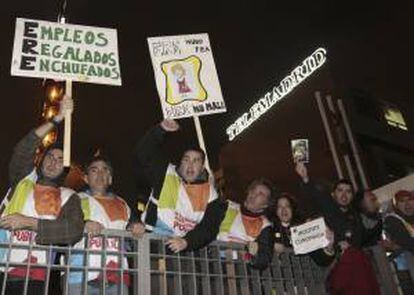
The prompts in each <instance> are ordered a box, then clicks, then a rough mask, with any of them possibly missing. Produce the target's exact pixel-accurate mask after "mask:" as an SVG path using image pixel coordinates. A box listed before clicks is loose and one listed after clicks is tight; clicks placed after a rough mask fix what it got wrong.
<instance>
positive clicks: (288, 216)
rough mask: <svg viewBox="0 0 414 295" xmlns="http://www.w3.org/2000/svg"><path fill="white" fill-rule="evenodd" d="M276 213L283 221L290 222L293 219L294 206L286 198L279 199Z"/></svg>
mask: <svg viewBox="0 0 414 295" xmlns="http://www.w3.org/2000/svg"><path fill="white" fill-rule="evenodd" d="M276 215H277V217H278V218H279V220H280V221H281V222H284V223H290V221H291V220H292V207H291V205H290V202H289V200H288V199H286V198H280V199H279V200H278V201H277V208H276Z"/></svg>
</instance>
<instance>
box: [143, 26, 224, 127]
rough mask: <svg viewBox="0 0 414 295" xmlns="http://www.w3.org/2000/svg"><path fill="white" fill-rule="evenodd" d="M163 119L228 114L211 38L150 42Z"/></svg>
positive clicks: (162, 39)
mask: <svg viewBox="0 0 414 295" xmlns="http://www.w3.org/2000/svg"><path fill="white" fill-rule="evenodd" d="M148 46H149V50H150V55H151V60H152V65H153V67H154V74H155V80H156V84H157V90H158V94H159V97H160V99H161V107H162V111H163V115H164V118H169V119H179V118H186V117H191V116H203V115H209V114H215V113H222V112H225V111H226V106H225V104H224V100H223V95H222V93H221V88H220V83H219V79H218V76H217V70H216V66H215V63H214V59H213V54H212V51H211V46H210V41H209V38H208V34H194V35H181V36H167V37H153V38H148Z"/></svg>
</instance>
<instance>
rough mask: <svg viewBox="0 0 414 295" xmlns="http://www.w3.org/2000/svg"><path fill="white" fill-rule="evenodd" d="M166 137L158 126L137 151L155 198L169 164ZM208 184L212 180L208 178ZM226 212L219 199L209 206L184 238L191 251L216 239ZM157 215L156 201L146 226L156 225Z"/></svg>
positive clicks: (150, 205)
mask: <svg viewBox="0 0 414 295" xmlns="http://www.w3.org/2000/svg"><path fill="white" fill-rule="evenodd" d="M165 136H166V131H164V130H163V129H162V128H161V127H160V126H159V125H158V126H156V127H154V128H152V129H151V130H149V132H147V134H145V135H144V137H143V138H142V139H141V140H140V141H139V142H138V144H137V145H136V147H135V149H134V156H135V161H136V162H135V166H136V167H135V169H136V170H137V171H139V174H140V175H144V177H145V180H146V182H147V183H148V184H149V185H150V186H151V188H152V194H153V197H154V198H155V199H158V198H159V196H160V193H161V189H162V187H163V184H164V179H165V175H166V172H167V168H168V165H169V161H168V160H167V158H166V157H165V155H164V153H163V150H162V147H163V143H164V140H165ZM205 173H206V171H205ZM207 176H208V175H207ZM183 181H184V180H183ZM205 181H208V177H207V178H206V180H205ZM225 212H226V204H225V202H223V201H222V200H220V199H216V200H214V201H213V202H211V203H209V204H208V205H207V208H206V211H205V213H204V217H203V219H202V220H201V222H200V223H199V224H197V225H196V226H195V227H194V229H193V230H191V231H189V232H188V233H187V234H186V236H185V237H184V238H185V240H186V241H187V244H188V246H187V250H194V249H199V248H202V247H204V246H206V245H207V244H209V243H210V242H211V241H213V240H215V239H216V237H217V234H218V231H219V227H220V223H221V221H222V220H223V218H224V214H225ZM157 213H158V212H157V206H156V205H155V204H154V203H153V202H148V207H147V215H146V219H145V223H146V224H149V225H151V226H154V225H155V223H156V221H157V215H158V214H157Z"/></svg>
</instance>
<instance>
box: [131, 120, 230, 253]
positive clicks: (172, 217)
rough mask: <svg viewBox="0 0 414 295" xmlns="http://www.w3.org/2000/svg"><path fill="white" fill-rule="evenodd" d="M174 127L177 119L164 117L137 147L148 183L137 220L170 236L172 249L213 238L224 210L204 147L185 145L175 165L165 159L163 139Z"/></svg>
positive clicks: (194, 245)
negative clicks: (146, 195)
mask: <svg viewBox="0 0 414 295" xmlns="http://www.w3.org/2000/svg"><path fill="white" fill-rule="evenodd" d="M178 129H179V125H178V123H177V122H176V121H174V120H164V121H162V122H161V123H160V124H159V125H157V126H155V127H154V128H152V129H151V130H150V131H149V132H148V133H147V134H146V135H145V136H144V137H143V138H142V140H141V141H140V142H139V143H138V145H137V146H136V148H135V156H136V160H137V162H136V169H137V170H138V171H139V173H141V174H143V175H144V176H145V178H146V181H147V182H148V183H149V184H150V186H151V188H152V193H151V196H150V198H149V201H148V203H147V205H146V208H145V211H144V213H143V215H142V216H141V220H142V222H143V223H144V224H145V227H146V229H147V230H149V231H152V232H154V233H156V234H160V235H164V236H169V237H170V239H168V241H167V245H168V247H169V249H170V250H171V251H173V252H175V253H177V252H180V251H183V250H194V249H199V248H201V247H204V246H206V245H207V244H208V243H210V242H211V241H213V240H215V238H216V236H217V233H218V229H219V226H220V222H221V220H222V219H223V216H224V213H225V204H224V203H223V202H222V201H221V200H220V199H219V198H218V194H217V192H216V190H215V188H214V184H213V179H212V178H211V177H210V175H209V173H208V171H207V170H206V168H205V163H204V161H205V153H204V151H203V150H201V149H200V148H198V147H194V148H189V149H187V150H185V152H184V153H183V155H182V157H181V161H180V164H179V166H178V167H177V166H175V165H172V164H170V163H169V161H168V160H167V159H166V158H165V156H164V154H163V152H162V148H163V143H164V139H165V137H166V135H167V133H172V132H176V131H178Z"/></svg>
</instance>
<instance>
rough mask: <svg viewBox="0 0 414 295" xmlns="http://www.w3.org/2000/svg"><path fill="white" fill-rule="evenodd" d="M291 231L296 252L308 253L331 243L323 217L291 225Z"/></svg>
mask: <svg viewBox="0 0 414 295" xmlns="http://www.w3.org/2000/svg"><path fill="white" fill-rule="evenodd" d="M290 232H291V235H292V236H291V237H292V244H293V251H294V252H295V254H307V253H310V252H313V251H315V250H318V249H321V248H325V247H326V246H328V244H329V241H328V239H327V237H326V224H325V220H324V219H323V218H322V217H321V218H317V219H315V220H312V221H309V222H307V223H304V224H301V225H298V226H294V227H291V228H290Z"/></svg>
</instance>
